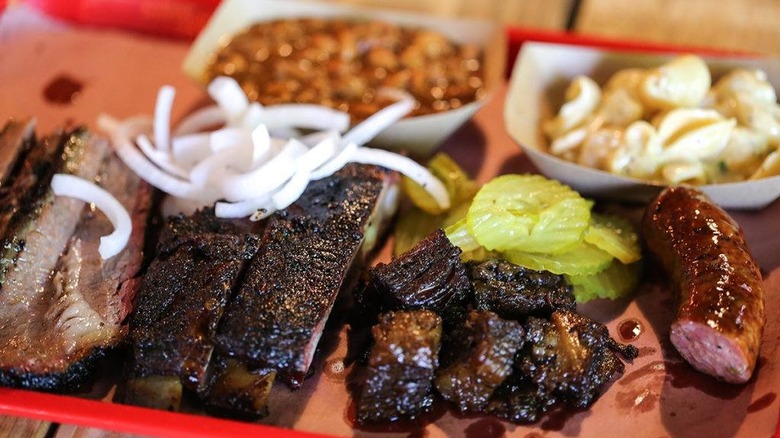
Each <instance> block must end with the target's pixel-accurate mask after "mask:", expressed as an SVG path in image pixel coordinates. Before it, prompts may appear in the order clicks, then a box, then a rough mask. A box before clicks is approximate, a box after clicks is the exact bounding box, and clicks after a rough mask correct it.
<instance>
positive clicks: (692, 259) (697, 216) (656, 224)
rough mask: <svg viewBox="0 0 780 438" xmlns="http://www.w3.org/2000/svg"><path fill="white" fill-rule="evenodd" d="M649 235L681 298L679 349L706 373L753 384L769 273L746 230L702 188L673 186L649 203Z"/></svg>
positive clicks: (676, 332)
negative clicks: (755, 255) (750, 244)
mask: <svg viewBox="0 0 780 438" xmlns="http://www.w3.org/2000/svg"><path fill="white" fill-rule="evenodd" d="M642 232H643V234H644V237H645V241H646V243H647V246H648V249H649V250H650V252H651V253H652V254H653V256H654V257H655V258H656V259H657V261H658V262H659V263H660V264H661V265H662V266H663V268H664V270H665V271H666V273H667V274H668V276H669V277H670V279H671V286H672V288H673V289H674V290H675V291H676V292H677V294H678V308H677V315H676V317H675V319H674V322H673V323H672V327H671V331H670V335H669V336H670V338H671V341H672V344H674V347H675V348H676V349H677V351H678V352H679V353H680V355H681V356H682V357H683V358H684V359H685V360H686V361H688V363H690V364H691V365H692V366H693V367H694V368H696V369H697V370H699V371H701V372H703V373H706V374H709V375H711V376H714V377H716V378H718V379H719V380H723V381H725V382H730V383H744V382H746V381H748V380H749V379H750V376H751V375H752V373H753V370H754V369H755V366H756V359H757V357H758V350H759V345H760V343H761V335H762V332H763V330H764V323H765V321H766V316H765V313H764V288H763V283H762V279H761V272H760V271H759V269H758V266H757V265H756V262H755V260H754V259H753V256H752V255H751V254H750V252H749V251H748V248H747V244H746V243H745V237H744V234H743V233H742V229H741V228H740V227H739V225H738V224H737V223H736V222H735V221H734V220H733V219H732V218H731V217H730V216H729V215H728V213H726V212H725V211H723V210H722V209H721V208H720V207H718V206H717V205H715V203H713V202H712V201H711V200H710V199H709V198H708V197H707V196H706V195H704V194H703V193H702V192H700V191H699V190H697V189H694V188H691V187H670V188H667V189H665V190H664V191H662V192H661V193H660V194H659V195H658V197H656V199H654V200H653V202H652V203H651V204H650V205H649V206H648V208H647V210H646V212H645V215H644V219H643V224H642Z"/></svg>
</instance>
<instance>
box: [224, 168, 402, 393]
mask: <svg viewBox="0 0 780 438" xmlns="http://www.w3.org/2000/svg"><path fill="white" fill-rule="evenodd" d="M394 179H395V176H394V174H391V173H388V172H386V171H384V170H381V169H379V168H377V167H374V166H365V165H355V164H350V165H347V166H346V167H344V168H343V169H341V170H340V171H338V172H337V173H335V174H334V175H332V176H330V177H328V178H324V179H321V180H318V181H313V182H311V183H310V184H309V186H308V188H307V189H306V191H305V192H304V193H303V195H302V196H301V197H300V198H299V199H298V201H296V202H295V203H294V204H293V205H291V206H290V207H289V208H287V209H286V210H284V211H282V212H279V213H278V214H276V215H274V216H272V217H271V218H270V220H269V223H268V225H267V227H266V230H265V232H264V234H263V238H262V242H261V248H260V250H259V251H258V253H257V256H256V257H255V258H254V259H253V260H252V262H251V264H250V266H249V268H248V271H247V275H246V279H245V281H244V283H243V284H242V285H241V287H240V289H239V290H238V292H237V294H236V296H235V297H234V298H233V300H232V301H231V302H230V303H229V304H228V306H227V309H226V311H225V315H224V317H223V318H222V321H221V322H220V325H219V328H218V330H217V334H216V338H215V340H216V343H217V345H218V346H219V347H220V349H221V350H222V351H223V352H224V353H225V354H227V355H229V356H232V357H235V358H237V359H238V360H241V361H244V362H246V363H247V364H248V365H249V366H250V367H255V366H264V367H269V368H274V369H277V370H279V371H281V373H280V376H279V377H281V378H282V379H284V380H285V381H286V382H287V383H289V384H290V385H292V386H294V387H295V386H299V385H300V384H301V383H302V381H303V378H304V377H305V376H306V373H307V371H308V369H309V366H310V364H311V361H312V358H313V355H314V350H315V348H316V346H317V343H318V341H319V338H320V336H321V334H322V331H323V328H324V326H325V322H326V321H327V319H328V316H329V315H330V312H331V309H332V307H333V304H334V302H335V300H336V297H337V295H338V293H339V290H340V289H341V287H342V284H343V283H344V281H345V278H346V276H347V273H348V272H349V271H350V267H351V266H352V265H353V262H355V261H356V260H357V259H359V255H360V253H361V247H362V246H363V244H364V239H366V236H373V235H374V233H375V231H374V230H375V228H374V227H376V226H377V225H378V224H379V223H381V222H383V219H384V217H383V215H384V214H385V213H386V212H385V211H384V210H385V209H386V207H387V206H388V205H390V204H392V203H387V202H385V196H387V193H388V191H387V189H388V188H389V187H390V185H391V183H392V181H393V180H394ZM372 239H373V238H372Z"/></svg>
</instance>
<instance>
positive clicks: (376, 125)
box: [344, 99, 415, 146]
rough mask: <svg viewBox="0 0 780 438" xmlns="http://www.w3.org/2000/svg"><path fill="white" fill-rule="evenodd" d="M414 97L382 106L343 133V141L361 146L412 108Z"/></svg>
mask: <svg viewBox="0 0 780 438" xmlns="http://www.w3.org/2000/svg"><path fill="white" fill-rule="evenodd" d="M414 105H415V100H414V99H404V100H399V101H398V102H395V103H393V104H391V105H389V106H386V107H384V108H382V109H381V110H379V111H377V112H376V113H374V114H372V115H371V116H369V117H368V118H367V119H365V120H363V121H362V122H361V123H359V124H358V125H357V126H355V127H354V128H352V129H350V130H349V132H347V133H346V134H344V141H345V142H347V143H349V142H352V143H356V144H357V145H358V146H362V145H364V144H366V143H368V142H369V141H371V139H372V138H374V137H376V136H377V135H378V134H379V133H380V132H382V131H384V130H385V129H387V128H388V127H390V126H391V125H393V124H394V123H395V122H397V121H399V120H401V119H403V118H404V116H405V115H407V114H409V112H411V111H412V109H414Z"/></svg>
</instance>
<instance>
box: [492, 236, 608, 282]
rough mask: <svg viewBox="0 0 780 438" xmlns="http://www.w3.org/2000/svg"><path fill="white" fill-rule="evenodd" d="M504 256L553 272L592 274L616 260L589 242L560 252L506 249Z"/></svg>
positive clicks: (537, 268) (507, 258)
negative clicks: (545, 252) (549, 252)
mask: <svg viewBox="0 0 780 438" xmlns="http://www.w3.org/2000/svg"><path fill="white" fill-rule="evenodd" d="M503 255H504V258H505V259H506V260H507V261H509V262H511V263H514V264H516V265H520V266H525V267H526V268H531V269H535V270H537V271H550V272H552V273H553V274H568V275H592V274H596V273H598V272H601V271H603V270H604V269H606V268H607V267H608V266H609V265H610V264H611V263H612V261H613V260H614V259H613V257H612V256H611V255H610V254H609V253H608V252H606V251H603V250H601V249H599V248H597V247H595V246H593V245H591V244H589V243H587V242H582V243H580V244H579V245H578V246H577V247H575V248H574V249H571V250H569V251H566V252H563V253H560V254H544V253H529V252H523V251H505V252H503Z"/></svg>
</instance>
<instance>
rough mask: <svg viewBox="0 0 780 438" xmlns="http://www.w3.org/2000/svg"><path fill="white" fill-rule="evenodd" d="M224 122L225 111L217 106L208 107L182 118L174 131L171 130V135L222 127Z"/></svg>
mask: <svg viewBox="0 0 780 438" xmlns="http://www.w3.org/2000/svg"><path fill="white" fill-rule="evenodd" d="M226 122H227V115H226V114H225V110H223V109H222V108H220V107H219V105H209V106H207V107H203V108H200V109H198V110H196V111H194V112H193V113H192V114H190V115H188V116H187V117H185V118H183V119H182V120H181V121H180V122H179V123H178V125H177V126H176V129H174V130H173V134H174V136H181V135H187V134H194V133H196V132H202V131H205V130H206V129H209V128H214V127H216V126H221V125H224V124H225V123H226ZM174 140H175V139H174Z"/></svg>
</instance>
